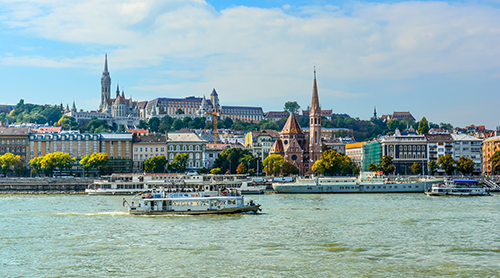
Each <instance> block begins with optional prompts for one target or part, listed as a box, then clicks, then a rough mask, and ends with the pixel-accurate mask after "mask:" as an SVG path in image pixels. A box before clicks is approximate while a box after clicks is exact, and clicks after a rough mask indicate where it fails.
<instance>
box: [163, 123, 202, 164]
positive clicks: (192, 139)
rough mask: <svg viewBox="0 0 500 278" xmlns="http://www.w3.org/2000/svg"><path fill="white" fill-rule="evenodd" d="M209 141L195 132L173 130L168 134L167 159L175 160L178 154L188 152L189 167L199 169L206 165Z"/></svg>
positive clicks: (170, 161)
mask: <svg viewBox="0 0 500 278" xmlns="http://www.w3.org/2000/svg"><path fill="white" fill-rule="evenodd" d="M206 144H207V141H205V140H203V139H201V138H200V137H199V136H198V135H197V134H196V133H193V132H171V133H168V135H167V155H168V156H167V161H168V163H172V162H174V157H175V156H176V155H178V154H188V161H187V168H188V169H190V170H199V169H201V168H203V167H205V150H206Z"/></svg>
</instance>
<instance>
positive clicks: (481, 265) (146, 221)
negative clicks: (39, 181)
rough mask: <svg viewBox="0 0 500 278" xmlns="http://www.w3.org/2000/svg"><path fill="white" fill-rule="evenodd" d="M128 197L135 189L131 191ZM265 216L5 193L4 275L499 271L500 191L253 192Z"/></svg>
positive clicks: (0, 246)
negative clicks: (169, 212)
mask: <svg viewBox="0 0 500 278" xmlns="http://www.w3.org/2000/svg"><path fill="white" fill-rule="evenodd" d="M129 199H130V197H129ZM250 199H254V200H255V201H257V202H259V203H261V204H262V209H263V211H262V213H261V214H259V215H251V214H247V215H226V216H160V217H144V216H129V215H128V214H127V213H126V208H124V207H122V197H104V196H85V195H0V207H1V208H2V209H1V212H0V273H1V276H2V277H75V276H78V277H109V276H116V277H122V276H125V277H349V276H360V277H372V276H382V277H401V276H405V277H433V276H461V277H485V276H490V277H494V276H495V277H498V276H500V230H499V228H500V195H493V196H490V197H469V198H466V197H427V196H425V195H424V194H423V193H422V194H343V195H340V194H339V195H335V194H331V195H278V194H268V195H267V194H266V195H264V196H253V198H249V196H247V197H246V200H247V201H248V200H250Z"/></svg>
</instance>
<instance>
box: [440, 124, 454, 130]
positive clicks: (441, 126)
mask: <svg viewBox="0 0 500 278" xmlns="http://www.w3.org/2000/svg"><path fill="white" fill-rule="evenodd" d="M439 128H441V129H445V130H452V129H453V126H452V125H451V124H450V123H440V124H439Z"/></svg>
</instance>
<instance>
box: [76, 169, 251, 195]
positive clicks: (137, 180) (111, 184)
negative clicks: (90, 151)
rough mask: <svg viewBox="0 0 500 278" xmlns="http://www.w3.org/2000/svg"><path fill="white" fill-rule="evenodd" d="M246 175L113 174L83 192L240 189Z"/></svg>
mask: <svg viewBox="0 0 500 278" xmlns="http://www.w3.org/2000/svg"><path fill="white" fill-rule="evenodd" d="M247 182H248V181H247V178H246V175H188V174H113V175H110V176H106V177H102V178H100V179H98V180H95V181H94V183H93V184H91V185H89V186H88V188H87V189H86V190H85V192H86V193H87V194H88V195H134V194H137V193H140V192H143V191H145V190H149V189H153V188H154V187H157V188H159V187H165V188H171V189H172V190H181V191H182V190H191V189H193V188H197V190H199V189H201V188H203V189H204V190H206V187H207V186H208V190H218V189H220V188H222V187H224V188H240V187H241V186H242V185H243V184H245V183H247Z"/></svg>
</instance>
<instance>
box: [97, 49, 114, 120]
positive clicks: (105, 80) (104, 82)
mask: <svg viewBox="0 0 500 278" xmlns="http://www.w3.org/2000/svg"><path fill="white" fill-rule="evenodd" d="M110 98H111V77H110V76H109V71H108V54H106V56H105V58H104V71H103V72H102V77H101V105H99V110H100V111H103V110H105V107H106V103H107V101H108V99H110Z"/></svg>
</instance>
